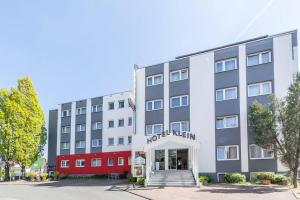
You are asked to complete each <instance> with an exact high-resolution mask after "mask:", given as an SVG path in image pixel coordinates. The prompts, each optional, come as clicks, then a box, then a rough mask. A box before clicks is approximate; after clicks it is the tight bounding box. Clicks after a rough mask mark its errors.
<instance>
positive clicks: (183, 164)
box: [177, 149, 188, 170]
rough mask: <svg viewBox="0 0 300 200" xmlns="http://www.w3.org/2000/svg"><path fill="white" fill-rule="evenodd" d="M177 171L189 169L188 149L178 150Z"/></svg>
mask: <svg viewBox="0 0 300 200" xmlns="http://www.w3.org/2000/svg"><path fill="white" fill-rule="evenodd" d="M177 169H178V170H186V169H188V149H178V150H177Z"/></svg>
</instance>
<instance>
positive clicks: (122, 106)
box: [119, 100, 125, 108]
mask: <svg viewBox="0 0 300 200" xmlns="http://www.w3.org/2000/svg"><path fill="white" fill-rule="evenodd" d="M124 107H125V102H124V100H122V101H119V108H124Z"/></svg>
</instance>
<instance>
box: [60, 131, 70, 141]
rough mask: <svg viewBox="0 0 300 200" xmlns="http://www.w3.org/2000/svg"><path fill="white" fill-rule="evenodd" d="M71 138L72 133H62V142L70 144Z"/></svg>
mask: <svg viewBox="0 0 300 200" xmlns="http://www.w3.org/2000/svg"><path fill="white" fill-rule="evenodd" d="M70 137H71V134H70V133H61V135H60V141H61V142H70Z"/></svg>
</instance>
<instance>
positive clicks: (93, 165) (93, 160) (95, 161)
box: [91, 158, 101, 167]
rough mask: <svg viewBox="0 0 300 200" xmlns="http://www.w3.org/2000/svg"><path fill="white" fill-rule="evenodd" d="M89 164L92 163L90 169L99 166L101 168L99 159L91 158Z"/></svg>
mask: <svg viewBox="0 0 300 200" xmlns="http://www.w3.org/2000/svg"><path fill="white" fill-rule="evenodd" d="M91 163H92V167H99V166H101V159H100V158H93V159H92V162H91Z"/></svg>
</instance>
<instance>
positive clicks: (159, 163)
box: [155, 149, 165, 170]
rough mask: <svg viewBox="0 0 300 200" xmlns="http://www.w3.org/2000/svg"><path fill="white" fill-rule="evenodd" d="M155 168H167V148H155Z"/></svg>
mask: <svg viewBox="0 0 300 200" xmlns="http://www.w3.org/2000/svg"><path fill="white" fill-rule="evenodd" d="M155 170H165V150H164V149H162V150H155Z"/></svg>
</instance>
